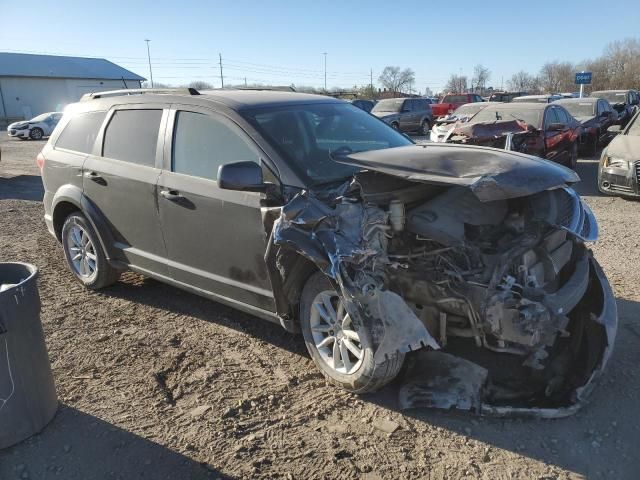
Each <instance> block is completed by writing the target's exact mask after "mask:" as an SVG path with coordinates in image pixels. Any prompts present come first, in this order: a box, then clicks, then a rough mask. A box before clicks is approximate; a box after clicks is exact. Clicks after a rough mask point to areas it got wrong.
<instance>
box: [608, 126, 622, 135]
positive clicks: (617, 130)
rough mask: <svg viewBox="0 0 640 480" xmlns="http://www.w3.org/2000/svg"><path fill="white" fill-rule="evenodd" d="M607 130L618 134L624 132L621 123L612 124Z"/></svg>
mask: <svg viewBox="0 0 640 480" xmlns="http://www.w3.org/2000/svg"><path fill="white" fill-rule="evenodd" d="M607 132H609V133H612V134H614V135H617V134H619V133H620V132H622V127H621V126H620V125H611V126H610V127H609V128H607Z"/></svg>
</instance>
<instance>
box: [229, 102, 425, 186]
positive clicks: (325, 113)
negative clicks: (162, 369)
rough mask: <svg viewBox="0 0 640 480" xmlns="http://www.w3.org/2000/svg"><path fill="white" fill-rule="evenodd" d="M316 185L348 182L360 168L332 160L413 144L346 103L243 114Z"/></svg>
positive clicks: (292, 165) (243, 112)
mask: <svg viewBox="0 0 640 480" xmlns="http://www.w3.org/2000/svg"><path fill="white" fill-rule="evenodd" d="M241 114H242V116H243V117H244V118H245V119H246V120H247V121H248V122H249V123H251V124H252V125H253V126H254V127H255V128H256V130H258V131H259V132H260V134H262V136H263V137H264V139H265V140H266V141H267V142H268V143H269V144H270V145H271V146H272V147H273V148H274V149H275V150H276V151H278V153H279V154H280V155H281V156H282V157H283V158H284V159H285V160H286V161H287V162H288V163H289V165H290V166H291V168H292V169H294V170H295V171H296V172H297V173H298V175H300V176H301V177H302V178H303V179H306V180H307V181H309V182H310V183H311V184H316V185H317V184H322V183H329V182H334V181H337V180H341V179H345V178H347V177H349V176H351V175H352V174H353V173H354V172H356V171H357V170H359V168H356V167H352V166H350V165H343V164H340V163H337V162H335V161H333V160H332V157H333V158H340V157H344V156H346V155H349V154H350V153H355V152H364V151H368V150H380V149H383V148H392V147H402V146H405V145H412V144H413V142H412V141H411V140H409V139H408V138H407V137H405V136H404V135H402V134H401V133H398V132H396V131H395V130H394V129H392V128H391V127H389V126H388V125H387V124H386V123H384V122H382V121H381V120H379V119H377V118H376V117H374V116H372V115H369V114H368V113H366V112H365V111H363V110H360V109H359V108H357V107H354V106H353V105H351V104H346V103H311V104H306V105H285V106H279V107H266V108H256V109H253V110H247V111H242V112H241Z"/></svg>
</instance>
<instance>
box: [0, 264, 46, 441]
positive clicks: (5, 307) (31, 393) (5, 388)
mask: <svg viewBox="0 0 640 480" xmlns="http://www.w3.org/2000/svg"><path fill="white" fill-rule="evenodd" d="M37 277H38V269H37V268H36V267H35V266H34V265H29V264H27V263H0V448H6V447H8V446H10V445H14V444H16V443H18V442H20V441H22V440H24V439H26V438H28V437H30V436H31V435H33V434H35V433H38V432H39V431H40V430H42V429H43V428H44V427H45V426H46V425H47V424H48V423H49V422H50V421H51V419H52V418H53V416H54V415H55V413H56V409H57V408H58V398H57V396H56V388H55V385H54V383H53V374H52V373H51V366H50V364H49V355H48V354H47V348H46V346H45V343H44V333H43V331H42V324H41V323H40V295H39V294H38V284H37V282H36V279H37Z"/></svg>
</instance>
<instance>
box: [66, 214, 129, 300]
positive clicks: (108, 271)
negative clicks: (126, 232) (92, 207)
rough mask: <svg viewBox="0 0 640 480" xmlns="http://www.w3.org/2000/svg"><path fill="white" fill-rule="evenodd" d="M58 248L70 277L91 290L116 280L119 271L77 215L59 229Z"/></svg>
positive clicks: (92, 232) (73, 215)
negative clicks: (60, 246)
mask: <svg viewBox="0 0 640 480" xmlns="http://www.w3.org/2000/svg"><path fill="white" fill-rule="evenodd" d="M61 237H62V248H63V250H64V256H65V259H66V260H67V264H68V265H69V269H70V270H71V273H73V274H74V275H75V277H76V279H77V280H78V281H79V282H80V283H82V284H83V285H84V286H85V287H87V288H90V289H92V290H97V289H99V288H103V287H107V286H109V285H111V284H113V283H115V282H116V281H117V280H118V278H119V277H120V271H118V270H116V269H115V268H113V267H112V266H111V265H110V264H109V262H108V261H107V259H106V257H105V255H104V252H103V251H102V248H101V247H100V243H99V241H98V236H97V235H96V233H95V232H94V231H93V228H92V227H91V224H90V223H89V221H88V220H87V219H86V217H85V216H84V215H82V214H81V213H80V212H75V213H72V214H71V215H69V216H68V217H67V219H66V220H65V222H64V225H63V226H62V235H61Z"/></svg>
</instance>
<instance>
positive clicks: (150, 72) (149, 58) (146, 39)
mask: <svg viewBox="0 0 640 480" xmlns="http://www.w3.org/2000/svg"><path fill="white" fill-rule="evenodd" d="M144 41H145V42H147V59H148V60H149V77H151V88H153V70H151V53H150V51H149V42H150V41H151V40H149V39H148V38H145V39H144Z"/></svg>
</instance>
